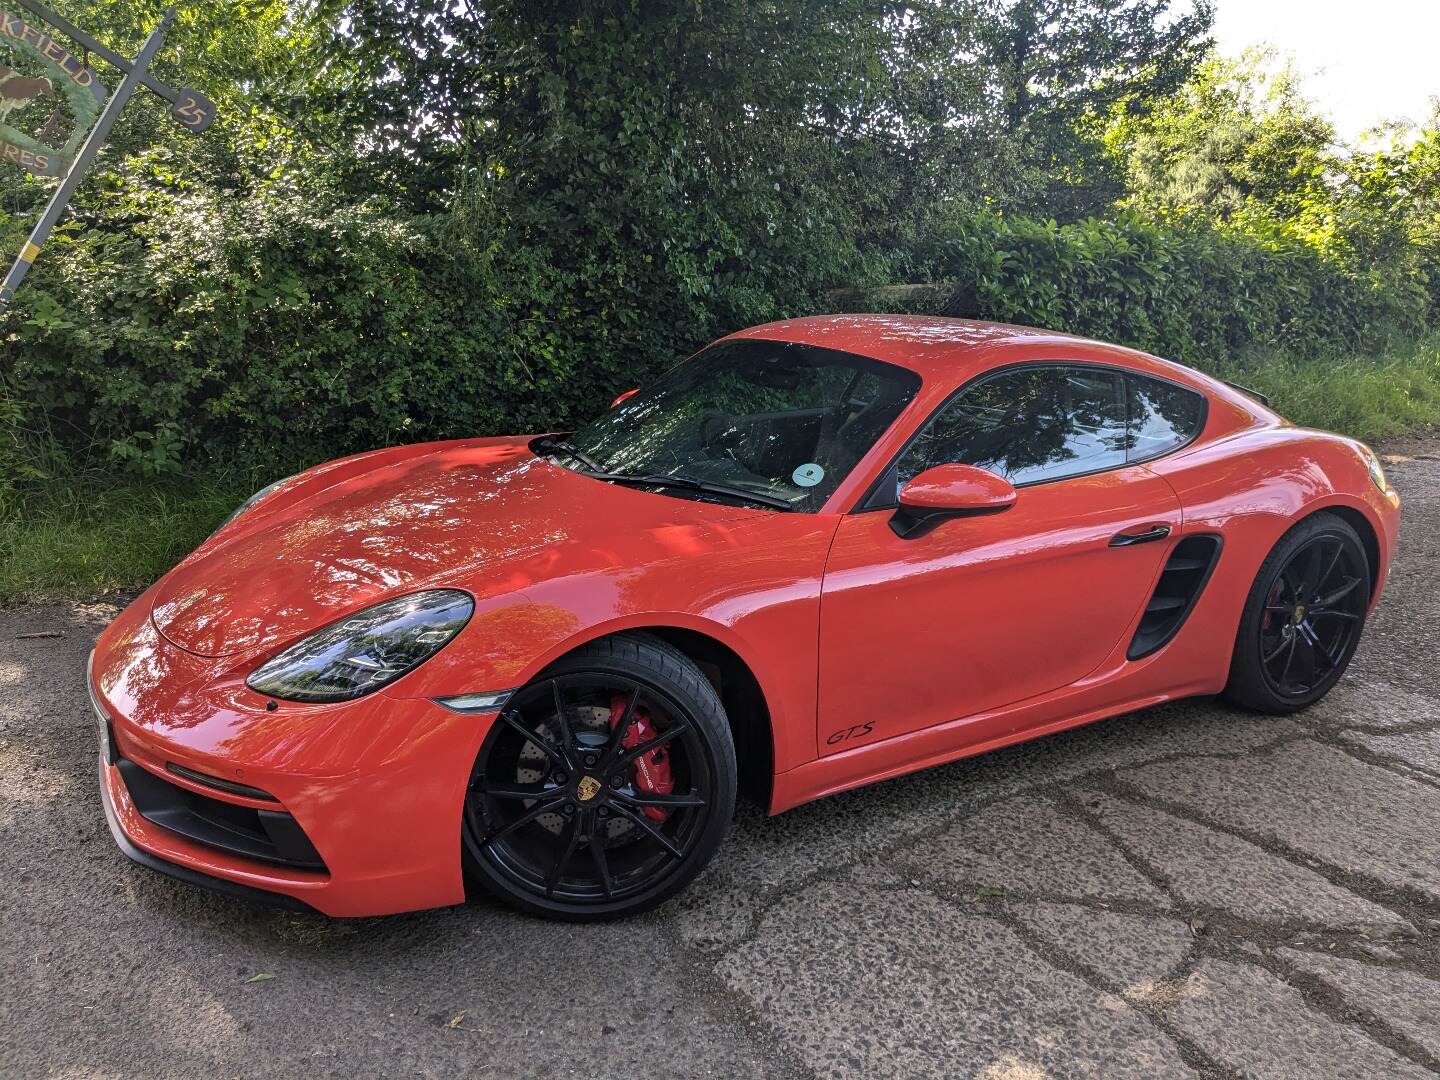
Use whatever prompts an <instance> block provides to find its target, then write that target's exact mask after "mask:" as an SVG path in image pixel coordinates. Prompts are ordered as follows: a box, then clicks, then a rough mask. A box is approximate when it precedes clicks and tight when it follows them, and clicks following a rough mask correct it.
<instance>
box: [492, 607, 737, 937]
mask: <svg viewBox="0 0 1440 1080" xmlns="http://www.w3.org/2000/svg"><path fill="white" fill-rule="evenodd" d="M734 803H735V751H734V747H733V744H732V742H731V736H730V728H729V723H728V721H727V719H726V717H725V713H724V709H723V707H722V706H721V704H720V700H719V697H718V695H716V693H715V690H714V688H713V687H712V686H711V685H710V683H709V682H708V681H707V680H706V679H705V676H704V675H703V674H702V673H701V672H700V671H699V669H698V668H696V667H695V665H694V664H693V663H691V662H690V660H689V659H688V658H686V657H685V656H684V655H683V654H682V653H680V652H679V651H678V650H676V649H673V648H671V647H670V646H669V645H667V644H666V643H665V642H663V641H661V640H660V639H658V638H655V637H653V636H651V635H647V634H622V635H617V636H616V637H613V638H605V639H602V640H601V641H597V642H593V643H591V644H590V645H587V646H585V647H584V648H582V649H580V650H578V651H577V652H575V653H572V654H570V655H569V656H567V657H565V658H563V659H562V660H560V661H559V662H557V663H556V664H554V665H552V666H551V667H550V668H549V669H547V670H546V671H545V672H543V673H542V674H541V675H540V676H539V677H538V678H537V679H536V680H535V681H534V682H532V683H530V684H529V685H527V686H525V687H524V688H523V689H521V690H520V691H519V692H517V693H516V694H515V696H514V697H513V698H512V699H511V700H510V701H509V702H508V703H507V704H506V707H505V709H504V710H503V712H502V713H501V715H500V717H499V719H497V720H496V722H495V724H494V725H493V727H492V728H491V730H490V732H489V734H488V735H487V737H486V739H485V742H484V744H483V746H482V747H481V749H480V753H479V755H478V756H477V758H476V761H475V767H474V769H473V771H472V774H471V779H470V786H469V790H468V792H467V794H466V800H465V819H464V853H465V861H466V866H467V870H468V871H469V873H470V875H471V877H472V878H476V879H478V880H479V881H480V883H481V884H483V885H484V886H485V887H486V888H487V889H488V890H489V891H491V892H493V893H495V894H496V895H497V896H499V897H500V898H501V899H503V900H505V901H506V902H507V903H510V904H511V905H512V906H515V907H517V908H520V909H521V910H524V911H528V912H531V913H534V914H541V915H547V916H550V917H552V918H562V919H571V920H577V921H585V920H592V919H604V918H613V917H616V916H620V915H628V914H633V913H636V912H639V911H644V910H646V909H647V908H650V907H653V906H655V905H656V904H658V903H660V902H661V901H663V900H664V899H666V898H667V897H669V896H671V895H672V894H673V893H675V892H676V891H677V890H679V889H680V888H682V887H683V886H684V885H685V884H687V883H688V882H689V881H690V879H691V878H693V877H694V876H695V874H697V873H698V872H699V871H700V870H701V869H702V868H703V867H704V866H705V864H706V863H707V862H709V860H710V858H711V856H712V855H713V854H714V852H715V850H716V849H717V848H718V847H719V844H720V842H721V840H722V839H723V837H724V834H725V831H726V829H727V828H728V826H729V823H730V819H731V817H732V814H733V812H734Z"/></svg>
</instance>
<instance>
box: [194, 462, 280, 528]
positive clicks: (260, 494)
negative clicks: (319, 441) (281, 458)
mask: <svg viewBox="0 0 1440 1080" xmlns="http://www.w3.org/2000/svg"><path fill="white" fill-rule="evenodd" d="M295 475H296V476H298V475H299V473H296V474H295ZM294 479H295V477H294V476H287V477H285V478H284V479H283V480H276V481H275V482H274V483H273V484H266V485H265V486H264V487H263V488H261V489H260V490H259V491H257V492H255V494H254V495H251V496H250V497H249V498H248V499H246V500H245V501H244V502H243V503H241V504H240V505H239V506H237V507H236V508H235V512H234V513H233V514H231V515H230V516H229V517H227V518H226V519H225V520H224V521H222V522H221V523H220V524H219V525H217V526H215V532H212V533H211V534H210V535H211V536H214V535H215V533H218V532H219V531H220V530H221V529H223V528H225V526H226V525H229V524H230V522H232V521H234V520H235V519H236V518H238V517H239V516H240V515H241V514H243V513H245V511H246V510H249V509H250V508H251V507H253V506H254V505H255V504H256V503H258V502H259V501H260V500H261V499H263V498H265V497H266V496H269V495H273V494H275V492H277V491H279V490H280V489H281V488H282V487H284V486H285V485H286V484H288V483H289V482H290V481H291V480H294Z"/></svg>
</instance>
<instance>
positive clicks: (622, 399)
mask: <svg viewBox="0 0 1440 1080" xmlns="http://www.w3.org/2000/svg"><path fill="white" fill-rule="evenodd" d="M639 392H640V387H638V386H637V387H635V388H634V389H632V390H626V391H625V392H624V393H623V394H621V395H620V396H619V397H617V398H616V399H615V400H614V401H612V402H610V407H611V408H612V409H614V408H618V407H619V406H621V405H624V404H625V402H627V401H629V400H630V399H631V398H632V397H634V396H635V395H636V394H638V393H639Z"/></svg>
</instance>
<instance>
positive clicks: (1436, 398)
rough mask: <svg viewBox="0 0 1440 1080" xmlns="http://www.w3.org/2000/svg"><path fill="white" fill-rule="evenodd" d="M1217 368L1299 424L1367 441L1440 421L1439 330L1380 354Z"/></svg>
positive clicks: (1285, 358) (1276, 358)
mask: <svg viewBox="0 0 1440 1080" xmlns="http://www.w3.org/2000/svg"><path fill="white" fill-rule="evenodd" d="M1211 370H1212V371H1213V372H1214V373H1215V374H1217V375H1219V376H1220V377H1221V378H1223V379H1229V380H1231V381H1232V382H1237V383H1240V384H1241V385H1243V386H1248V387H1250V389H1252V390H1258V391H1259V392H1260V393H1262V394H1264V395H1266V396H1267V397H1268V398H1269V399H1270V403H1271V405H1273V406H1274V407H1275V409H1276V410H1277V411H1278V412H1279V413H1280V415H1282V416H1284V417H1285V418H1286V419H1288V420H1290V421H1292V422H1293V423H1296V424H1301V425H1304V426H1307V427H1319V428H1326V429H1327V430H1330V431H1338V432H1341V433H1342V434H1345V435H1350V436H1353V437H1354V438H1357V439H1363V440H1364V441H1366V442H1380V441H1382V440H1384V439H1389V438H1395V437H1397V436H1400V435H1409V434H1413V433H1415V432H1418V431H1423V430H1425V429H1427V428H1432V427H1435V426H1437V425H1440V335H1435V336H1433V337H1430V338H1427V339H1425V340H1423V341H1420V342H1418V343H1417V344H1414V345H1411V346H1408V347H1406V348H1399V349H1395V350H1392V351H1390V352H1387V353H1384V354H1382V355H1380V356H1336V357H1326V358H1323V359H1314V358H1302V357H1296V356H1291V355H1287V354H1285V353H1270V354H1257V355H1254V356H1250V357H1246V358H1244V359H1242V360H1239V361H1236V362H1232V363H1228V364H1222V365H1219V366H1218V367H1216V368H1212V369H1211Z"/></svg>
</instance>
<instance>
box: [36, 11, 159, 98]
mask: <svg viewBox="0 0 1440 1080" xmlns="http://www.w3.org/2000/svg"><path fill="white" fill-rule="evenodd" d="M15 3H16V4H18V5H19V6H20V7H22V8H24V9H25V10H26V11H28V12H30V14H32V15H34V16H36V17H37V18H39V19H42V20H44V21H45V22H47V23H49V24H50V25H51V26H53V27H54V28H55V29H56V30H59V31H60V32H61V33H62V34H64V35H65V36H66V37H68V38H70V39H72V40H74V41H78V42H79V43H80V44H81V45H83V46H84V47H85V48H86V49H89V50H90V51H91V52H92V53H94V54H95V55H96V56H98V57H100V59H102V60H104V61H105V62H106V63H107V64H109V65H110V66H111V67H113V68H114V69H115V70H117V71H119V72H120V73H121V74H122V75H128V74H130V69H131V68H132V67H141V66H142V65H140V64H139V63H137V62H135V61H132V60H127V59H126V58H125V57H124V56H121V55H120V54H119V53H117V52H116V51H115V50H114V49H110V48H107V47H106V46H104V45H102V44H101V43H100V42H98V41H96V40H95V39H94V38H93V37H91V36H90V35H89V34H87V33H85V31H84V30H81V29H80V28H79V27H78V26H76V25H75V24H74V23H72V22H70V21H69V20H68V19H66V18H65V17H64V16H62V15H59V14H57V13H56V12H54V11H51V10H50V9H49V8H48V7H46V6H45V5H44V4H42V3H39V0H15ZM140 82H141V84H142V85H144V86H147V87H149V88H150V89H151V90H153V91H155V93H157V94H159V95H160V96H161V97H162V98H164V99H165V100H166V101H168V102H170V104H172V105H174V104H178V99H179V97H180V95H179V93H178V92H177V91H175V90H173V89H171V88H170V87H168V86H166V85H165V84H164V83H162V82H161V81H160V80H159V79H156V78H155V77H154V76H152V75H151V74H150V73H149V72H148V71H145V70H142V71H141V72H140Z"/></svg>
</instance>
